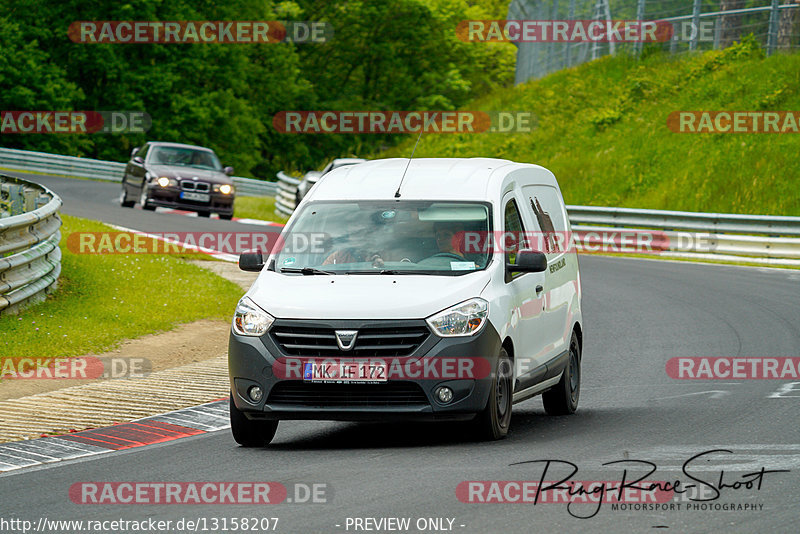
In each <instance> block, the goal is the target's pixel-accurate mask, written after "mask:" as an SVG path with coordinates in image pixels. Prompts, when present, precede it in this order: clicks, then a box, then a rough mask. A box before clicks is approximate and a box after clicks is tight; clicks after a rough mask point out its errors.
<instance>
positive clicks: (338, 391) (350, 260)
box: [229, 158, 583, 446]
mask: <svg viewBox="0 0 800 534" xmlns="http://www.w3.org/2000/svg"><path fill="white" fill-rule="evenodd" d="M569 236H570V225H569V220H568V219H567V213H566V209H565V206H564V200H563V198H562V196H561V191H560V189H559V186H558V183H557V182H556V179H555V177H554V176H553V174H552V173H551V172H550V171H548V170H547V169H545V168H543V167H540V166H537V165H530V164H524V163H514V162H511V161H506V160H500V159H486V158H474V159H415V160H411V161H409V160H408V159H385V160H375V161H369V162H366V163H361V164H359V165H354V166H347V167H342V168H340V169H337V170H334V171H332V172H330V173H328V174H326V175H325V176H324V178H323V179H321V180H320V182H319V183H318V184H317V185H316V186H315V187H314V188H313V189H312V190H311V192H310V193H309V194H308V196H307V197H306V198H305V199H304V200H303V201H302V203H301V204H300V205H299V206H298V208H297V209H296V210H295V212H294V214H293V215H292V217H291V219H290V220H289V222H288V223H287V225H286V228H285V230H284V232H283V234H282V236H281V240H280V241H281V243H280V246H276V247H275V248H274V249H273V250H272V251H271V253H270V254H269V255H262V254H261V253H257V252H256V253H246V254H243V255H242V256H241V257H240V260H239V265H240V267H241V268H242V269H244V270H250V271H260V272H261V274H260V275H259V277H258V279H257V280H256V282H255V283H254V284H253V286H252V287H251V288H250V290H249V291H248V292H247V293H246V294H245V296H244V297H243V298H242V299H241V301H240V302H239V304H238V306H237V308H236V312H235V315H234V319H233V325H232V329H231V336H230V344H229V370H230V384H231V403H230V416H231V426H232V431H233V436H234V439H235V440H236V441H237V442H238V443H240V444H242V445H245V446H263V445H266V444H268V443H269V442H270V441H271V440H272V438H273V437H274V435H275V431H276V429H277V426H278V421H280V420H282V419H316V420H348V421H353V420H380V421H390V420H394V419H415V420H417V419H419V420H425V419H428V420H443V419H447V420H464V421H470V422H469V423H468V424H472V425H473V426H474V428H475V431H476V432H477V433H478V435H480V436H482V437H484V438H486V439H500V438H502V437H504V436H505V435H506V433H507V432H508V428H509V423H510V421H511V406H512V404H514V403H516V402H520V401H523V400H526V399H529V398H530V397H533V396H534V395H538V394H542V396H543V401H544V407H545V410H546V411H547V413H548V414H555V415H564V414H571V413H573V412H574V411H575V409H576V408H577V405H578V398H579V393H580V377H581V375H580V363H581V350H582V346H583V326H582V316H581V284H580V274H579V271H578V259H577V256H576V254H575V250H574V248H573V247H571V246H570V243H571V240H570V239H569Z"/></svg>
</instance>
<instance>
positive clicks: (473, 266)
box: [275, 200, 491, 275]
mask: <svg viewBox="0 0 800 534" xmlns="http://www.w3.org/2000/svg"><path fill="white" fill-rule="evenodd" d="M490 221H491V213H490V207H489V205H488V204H484V203H480V202H420V201H402V200H401V201H365V202H313V203H310V204H307V205H306V206H304V207H303V210H302V212H301V213H299V214H298V215H297V218H296V219H295V220H294V222H293V224H292V226H291V228H289V230H288V232H286V233H285V234H284V235H283V236H282V239H281V242H280V243H279V245H280V246H279V248H280V250H279V252H278V253H277V254H276V256H275V270H277V271H280V272H283V273H302V274H433V275H461V274H466V273H469V272H472V271H476V270H481V269H485V268H486V266H487V265H488V263H489V261H490V255H489V251H488V249H487V247H477V246H472V247H470V246H468V243H467V240H468V239H467V236H469V235H490V232H491V222H490Z"/></svg>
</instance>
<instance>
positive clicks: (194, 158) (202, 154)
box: [150, 146, 222, 171]
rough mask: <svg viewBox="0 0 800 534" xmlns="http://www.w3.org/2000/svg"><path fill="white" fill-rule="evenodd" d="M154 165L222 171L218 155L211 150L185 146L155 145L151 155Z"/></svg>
mask: <svg viewBox="0 0 800 534" xmlns="http://www.w3.org/2000/svg"><path fill="white" fill-rule="evenodd" d="M150 163H152V164H153V165H177V166H182V167H196V168H198V169H208V170H214V171H221V170H222V165H221V164H220V162H219V159H217V155H216V154H214V153H213V152H211V151H210V150H195V149H192V148H183V147H164V146H159V147H154V148H153V153H152V154H151V156H150Z"/></svg>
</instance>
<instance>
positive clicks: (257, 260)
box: [239, 251, 264, 273]
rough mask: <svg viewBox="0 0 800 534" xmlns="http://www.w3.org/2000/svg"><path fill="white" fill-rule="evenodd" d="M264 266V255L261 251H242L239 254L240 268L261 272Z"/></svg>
mask: <svg viewBox="0 0 800 534" xmlns="http://www.w3.org/2000/svg"><path fill="white" fill-rule="evenodd" d="M263 268H264V256H263V255H262V254H261V253H260V252H252V251H250V252H242V253H241V254H240V255H239V269H241V270H243V271H249V272H251V273H260V272H261V269H263Z"/></svg>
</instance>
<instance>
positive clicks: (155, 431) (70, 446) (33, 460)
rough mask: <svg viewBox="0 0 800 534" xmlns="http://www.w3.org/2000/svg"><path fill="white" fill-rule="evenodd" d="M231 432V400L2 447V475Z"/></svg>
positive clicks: (0, 465)
mask: <svg viewBox="0 0 800 534" xmlns="http://www.w3.org/2000/svg"><path fill="white" fill-rule="evenodd" d="M226 428H230V420H229V416H228V400H227V399H225V400H219V401H215V402H210V403H208V404H201V405H200V406H193V407H191V408H184V409H182V410H176V411H174V412H169V413H165V414H162V415H155V416H152V417H145V418H144V419H138V420H136V421H131V422H130V423H120V424H117V425H113V426H109V427H106V428H98V429H92V430H83V431H81V432H73V433H70V434H63V435H59V436H48V437H43V438H39V439H32V440H26V441H16V442H13V443H3V444H0V473H4V472H9V471H15V470H17V469H22V468H25V467H34V466H37V465H43V464H52V463H55V462H61V461H64V460H72V459H75V458H85V457H87V456H96V455H99V454H107V453H110V452H114V451H119V450H125V449H133V448H137V447H144V446H146V445H153V444H155V443H164V442H167V441H174V440H176V439H181V438H185V437H189V436H196V435H199V434H205V433H208V432H215V431H217V430H223V429H226Z"/></svg>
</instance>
